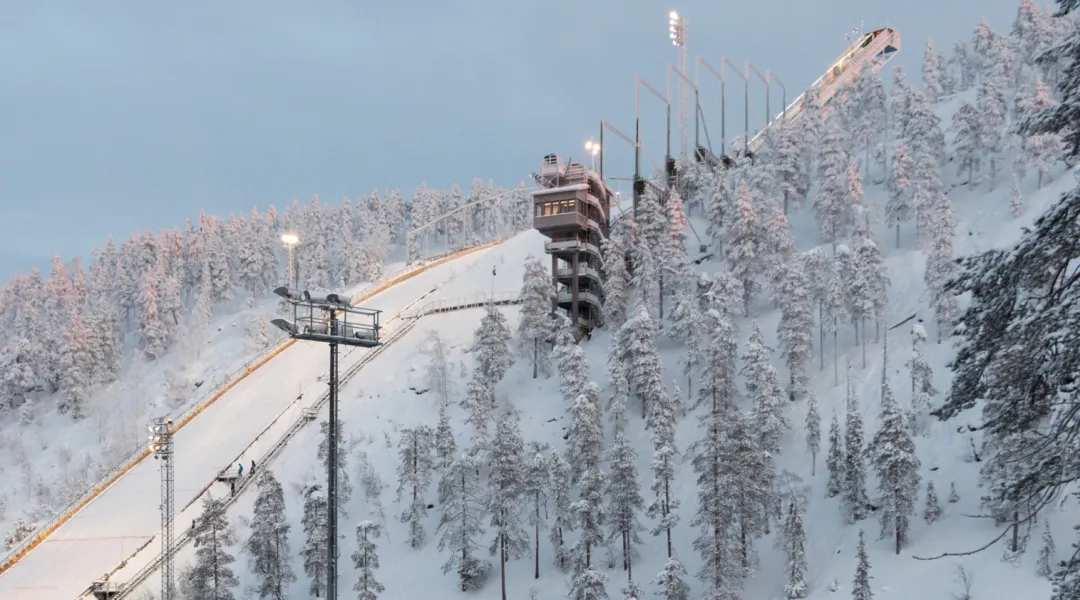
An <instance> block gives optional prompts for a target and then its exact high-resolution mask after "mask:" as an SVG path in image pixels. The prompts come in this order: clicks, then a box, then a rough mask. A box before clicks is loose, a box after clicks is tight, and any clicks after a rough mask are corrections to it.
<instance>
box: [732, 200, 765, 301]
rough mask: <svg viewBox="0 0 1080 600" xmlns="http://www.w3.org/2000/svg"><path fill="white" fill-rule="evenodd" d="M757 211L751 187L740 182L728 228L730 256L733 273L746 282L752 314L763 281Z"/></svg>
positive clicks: (745, 288) (746, 299) (747, 298)
mask: <svg viewBox="0 0 1080 600" xmlns="http://www.w3.org/2000/svg"><path fill="white" fill-rule="evenodd" d="M762 233H763V232H762V231H761V227H760V225H759V223H758V217H757V211H756V210H755V209H754V206H753V204H752V203H751V200H750V188H748V187H747V186H746V184H745V183H744V184H742V185H740V186H739V193H738V196H737V197H736V201H735V214H734V215H733V219H732V220H731V223H730V225H729V227H728V231H727V235H726V237H727V240H728V243H727V252H726V255H727V260H728V264H729V265H730V267H731V274H732V275H734V276H735V278H736V279H738V280H739V281H740V282H742V285H743V310H744V312H745V314H746V316H750V309H751V305H752V303H753V301H754V297H755V296H756V295H757V292H758V290H760V289H761V284H760V283H759V281H758V278H759V277H760V275H761V270H762V266H763V262H762V258H763V257H762V245H763V242H764V239H763V236H762Z"/></svg>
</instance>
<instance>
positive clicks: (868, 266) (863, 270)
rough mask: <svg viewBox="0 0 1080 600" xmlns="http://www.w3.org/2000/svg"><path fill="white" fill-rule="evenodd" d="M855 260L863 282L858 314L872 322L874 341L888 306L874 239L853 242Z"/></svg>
mask: <svg viewBox="0 0 1080 600" xmlns="http://www.w3.org/2000/svg"><path fill="white" fill-rule="evenodd" d="M854 250H855V259H856V264H857V265H858V271H859V277H860V278H861V279H862V280H863V281H864V282H865V285H866V288H865V290H864V295H860V297H859V299H858V302H859V304H860V307H859V308H860V314H861V315H862V316H863V317H869V318H873V320H874V341H875V342H876V341H877V340H878V336H879V333H880V330H881V320H882V319H883V318H884V317H885V307H886V306H887V305H888V290H889V283H890V282H889V276H888V270H887V269H886V268H885V261H884V259H883V258H882V256H881V248H879V247H878V245H877V242H876V241H874V238H872V237H870V236H869V235H865V236H862V237H861V238H859V239H858V240H856V241H855V248H854ZM863 325H864V327H863V335H862V339H863V368H866V343H865V342H866V331H865V323H863Z"/></svg>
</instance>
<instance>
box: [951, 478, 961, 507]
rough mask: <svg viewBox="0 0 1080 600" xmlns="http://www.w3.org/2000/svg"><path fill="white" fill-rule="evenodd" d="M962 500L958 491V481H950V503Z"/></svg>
mask: <svg viewBox="0 0 1080 600" xmlns="http://www.w3.org/2000/svg"><path fill="white" fill-rule="evenodd" d="M959 501H960V494H958V493H956V482H955V481H951V482H949V504H956V503H957V502H959Z"/></svg>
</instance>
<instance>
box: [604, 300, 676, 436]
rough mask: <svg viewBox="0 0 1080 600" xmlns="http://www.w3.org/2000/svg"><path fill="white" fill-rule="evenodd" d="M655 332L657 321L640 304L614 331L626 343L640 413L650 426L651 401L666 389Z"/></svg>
mask: <svg viewBox="0 0 1080 600" xmlns="http://www.w3.org/2000/svg"><path fill="white" fill-rule="evenodd" d="M657 333H658V332H657V329H656V322H655V321H654V320H653V319H652V317H650V316H649V313H648V311H647V310H646V309H645V307H644V306H643V305H639V306H638V309H637V310H636V311H635V313H634V316H633V317H632V318H631V319H630V320H628V321H627V322H626V323H625V324H623V326H622V328H621V329H620V330H619V332H618V333H617V334H616V335H617V336H618V337H619V339H620V340H622V341H624V342H625V344H626V346H625V348H624V351H625V353H626V356H627V357H628V358H629V361H630V373H631V377H632V379H631V384H632V385H633V387H634V392H635V394H636V395H637V397H638V398H640V399H641V416H642V418H644V419H646V423H647V426H649V427H652V426H653V415H654V413H653V409H652V406H651V405H652V403H653V402H656V401H657V398H658V397H659V396H660V394H661V393H665V388H664V376H663V372H662V367H661V365H660V355H659V353H658V352H657V349H656V337H657ZM676 400H677V399H676Z"/></svg>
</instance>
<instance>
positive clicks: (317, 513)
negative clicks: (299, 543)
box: [300, 484, 327, 598]
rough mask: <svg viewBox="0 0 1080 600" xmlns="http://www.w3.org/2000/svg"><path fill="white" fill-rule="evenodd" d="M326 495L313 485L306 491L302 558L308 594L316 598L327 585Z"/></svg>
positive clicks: (302, 521)
mask: <svg viewBox="0 0 1080 600" xmlns="http://www.w3.org/2000/svg"><path fill="white" fill-rule="evenodd" d="M326 520H327V511H326V495H325V494H324V492H323V490H322V486H320V485H318V484H312V485H309V486H307V487H306V488H305V489H304V516H303V519H302V520H301V524H302V525H303V527H304V547H303V548H301V549H300V556H301V557H302V558H303V559H304V574H306V575H307V576H308V577H309V578H310V579H311V583H310V584H309V585H308V593H309V594H311V595H312V596H313V597H315V598H321V597H322V591H323V590H324V589H325V588H324V587H323V584H325V583H326V569H327V560H326Z"/></svg>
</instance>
